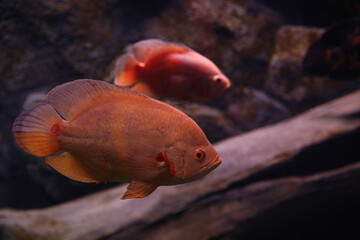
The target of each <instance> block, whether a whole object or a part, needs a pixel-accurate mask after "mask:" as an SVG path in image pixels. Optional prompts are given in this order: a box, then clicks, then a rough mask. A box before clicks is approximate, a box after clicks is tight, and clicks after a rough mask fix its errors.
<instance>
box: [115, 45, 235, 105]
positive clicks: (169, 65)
mask: <svg viewBox="0 0 360 240" xmlns="http://www.w3.org/2000/svg"><path fill="white" fill-rule="evenodd" d="M115 72H116V73H115V74H116V78H115V83H116V84H118V85H124V86H132V87H133V89H134V90H137V91H140V92H143V93H145V94H147V95H150V96H153V97H160V98H174V99H207V98H213V97H216V96H218V95H220V94H221V93H222V92H223V91H224V90H226V89H227V88H228V87H230V81H229V79H228V78H227V77H226V76H225V75H224V74H222V73H221V71H220V70H219V68H218V67H217V66H216V65H215V64H214V63H213V62H211V61H210V60H209V59H207V58H206V57H204V56H202V55H201V54H199V53H197V52H195V51H193V50H191V49H189V48H187V47H185V46H183V45H179V44H175V43H169V42H164V41H161V40H156V39H149V40H144V41H140V42H138V43H136V44H134V45H133V46H131V47H129V48H127V53H126V54H124V55H123V56H121V57H120V58H119V60H118V62H117V69H116V71H115Z"/></svg>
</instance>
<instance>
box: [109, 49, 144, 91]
mask: <svg viewBox="0 0 360 240" xmlns="http://www.w3.org/2000/svg"><path fill="white" fill-rule="evenodd" d="M142 67H143V64H142V63H140V62H138V61H137V60H136V59H135V57H134V55H133V54H131V53H127V54H125V55H122V56H121V57H119V58H118V60H117V61H116V66H115V79H114V83H115V84H116V85H121V86H126V87H132V86H134V85H135V84H136V83H137V82H138V71H139V70H140V69H141V68H142Z"/></svg>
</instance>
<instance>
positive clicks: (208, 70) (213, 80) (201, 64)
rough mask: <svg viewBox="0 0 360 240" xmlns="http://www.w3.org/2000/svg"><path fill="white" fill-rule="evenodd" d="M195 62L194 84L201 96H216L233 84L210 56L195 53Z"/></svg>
mask: <svg viewBox="0 0 360 240" xmlns="http://www.w3.org/2000/svg"><path fill="white" fill-rule="evenodd" d="M194 59H196V62H194V63H193V66H194V71H193V72H194V73H193V76H194V78H193V85H195V86H196V89H197V94H198V96H199V97H200V98H203V99H207V98H214V97H217V96H219V95H220V94H222V93H223V92H224V91H225V90H226V89H228V88H229V87H230V86H231V82H230V80H229V79H228V78H227V77H226V76H225V75H224V74H223V73H222V72H221V71H220V69H219V68H218V67H217V66H216V65H215V64H214V63H213V62H212V61H211V60H209V59H208V58H206V57H204V56H202V55H199V54H197V55H195V56H194Z"/></svg>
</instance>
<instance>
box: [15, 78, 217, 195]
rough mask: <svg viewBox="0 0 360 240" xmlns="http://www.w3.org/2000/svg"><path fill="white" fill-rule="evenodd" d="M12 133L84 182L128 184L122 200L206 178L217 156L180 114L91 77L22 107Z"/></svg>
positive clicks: (28, 148)
mask: <svg viewBox="0 0 360 240" xmlns="http://www.w3.org/2000/svg"><path fill="white" fill-rule="evenodd" d="M13 134H14V137H15V139H16V142H17V143H18V144H19V146H21V147H22V148H23V149H24V150H25V151H27V152H28V153H30V154H33V155H36V156H47V157H46V163H47V164H49V165H50V166H52V167H53V168H54V169H56V170H57V171H59V172H60V173H62V174H63V175H65V176H67V177H69V178H71V179H74V180H78V181H82V182H109V181H119V182H130V184H129V186H128V188H127V191H126V193H125V194H124V196H123V197H122V198H123V199H126V198H141V197H145V196H147V195H149V194H150V193H152V192H153V191H154V190H155V189H156V188H157V187H158V186H160V185H174V184H181V183H186V182H189V181H192V180H195V179H197V178H199V177H201V176H204V175H206V174H207V173H209V172H210V171H211V170H213V169H214V168H216V167H217V166H218V165H219V164H220V163H221V159H220V157H219V155H218V154H217V152H216V151H215V149H214V148H213V146H212V145H211V144H210V143H209V141H208V140H207V138H206V136H205V134H204V133H203V132H202V130H201V129H200V128H199V126H198V125H197V124H196V123H195V122H194V121H193V120H192V119H191V118H189V117H188V116H187V115H185V114H184V113H182V112H180V111H179V110H177V109H175V108H173V107H171V106H170V105H167V104H165V103H162V102H160V101H157V100H155V99H152V98H150V97H147V96H144V95H142V94H139V93H137V92H136V91H133V90H131V89H129V88H125V87H119V86H115V85H112V84H109V83H106V82H103V81H97V80H76V81H72V82H69V83H65V84H63V85H60V86H57V87H55V88H54V89H53V90H51V91H50V92H49V93H48V95H47V98H46V102H43V103H37V104H35V105H33V106H31V107H29V108H27V109H25V110H24V111H23V112H22V113H21V114H20V116H19V117H18V118H17V119H16V120H15V122H14V126H13Z"/></svg>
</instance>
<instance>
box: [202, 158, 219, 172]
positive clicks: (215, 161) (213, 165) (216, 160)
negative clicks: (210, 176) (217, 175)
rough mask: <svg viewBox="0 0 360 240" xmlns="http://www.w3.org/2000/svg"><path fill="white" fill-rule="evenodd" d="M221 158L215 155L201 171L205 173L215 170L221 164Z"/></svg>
mask: <svg viewBox="0 0 360 240" xmlns="http://www.w3.org/2000/svg"><path fill="white" fill-rule="evenodd" d="M221 161H222V160H221V158H220V156H219V155H217V156H216V157H215V158H214V159H213V160H212V161H211V162H209V163H208V164H206V166H204V167H203V169H204V170H205V171H207V172H210V171H212V170H213V169H215V168H217V167H218V166H219V165H220V164H221Z"/></svg>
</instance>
